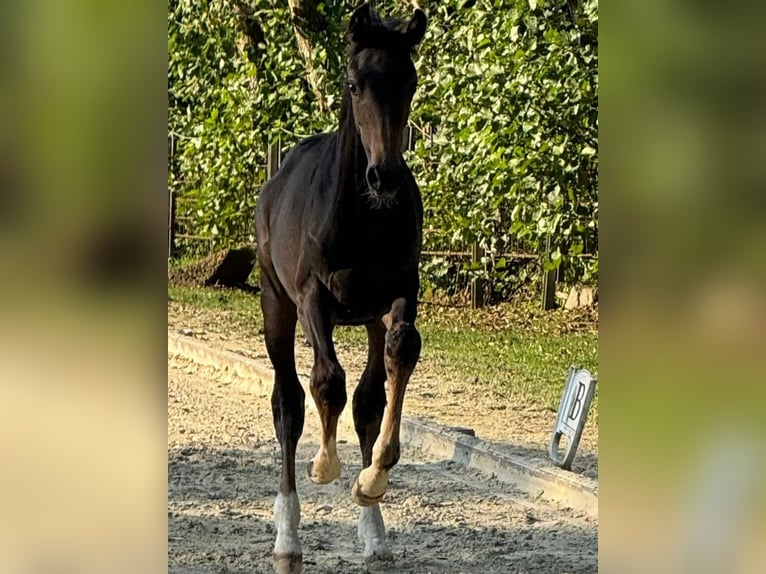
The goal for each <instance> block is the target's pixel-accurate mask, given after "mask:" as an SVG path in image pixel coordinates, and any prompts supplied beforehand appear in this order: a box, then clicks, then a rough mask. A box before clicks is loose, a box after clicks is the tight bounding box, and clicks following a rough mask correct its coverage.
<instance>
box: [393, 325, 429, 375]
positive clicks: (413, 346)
mask: <svg viewBox="0 0 766 574" xmlns="http://www.w3.org/2000/svg"><path fill="white" fill-rule="evenodd" d="M420 347H421V340H420V333H418V330H417V329H416V328H415V325H413V324H412V323H404V322H401V323H396V324H395V325H392V326H391V328H390V329H389V330H388V332H387V333H386V358H387V359H388V360H392V361H394V362H395V363H397V364H398V365H400V366H402V367H405V368H414V367H415V363H417V362H418V358H420Z"/></svg>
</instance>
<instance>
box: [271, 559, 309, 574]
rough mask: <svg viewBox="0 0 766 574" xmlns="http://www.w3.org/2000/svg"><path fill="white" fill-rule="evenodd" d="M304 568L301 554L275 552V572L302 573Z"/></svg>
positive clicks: (278, 573) (279, 573)
mask: <svg viewBox="0 0 766 574" xmlns="http://www.w3.org/2000/svg"><path fill="white" fill-rule="evenodd" d="M302 570H303V556H302V555H301V554H274V572H275V573H276V574H300V573H301V571H302Z"/></svg>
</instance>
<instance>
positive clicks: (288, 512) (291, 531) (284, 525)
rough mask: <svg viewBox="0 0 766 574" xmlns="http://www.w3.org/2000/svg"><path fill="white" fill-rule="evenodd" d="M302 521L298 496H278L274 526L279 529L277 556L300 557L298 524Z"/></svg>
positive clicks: (295, 494) (275, 546) (275, 505)
mask: <svg viewBox="0 0 766 574" xmlns="http://www.w3.org/2000/svg"><path fill="white" fill-rule="evenodd" d="M300 521H301V504H300V502H299V501H298V494H297V493H295V492H291V493H290V494H287V495H285V494H282V493H281V492H280V493H278V494H277V499H276V500H275V501H274V526H276V528H277V541H276V544H274V555H275V556H300V555H301V541H300V540H299V539H298V524H300Z"/></svg>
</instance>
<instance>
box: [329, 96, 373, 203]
mask: <svg viewBox="0 0 766 574" xmlns="http://www.w3.org/2000/svg"><path fill="white" fill-rule="evenodd" d="M337 154H338V178H337V185H338V187H337V190H336V202H339V203H340V204H342V205H345V206H351V205H352V204H353V205H356V204H358V203H359V202H358V199H359V194H360V193H361V190H362V189H363V188H364V186H365V170H366V168H367V161H366V157H365V153H364V148H363V147H362V140H361V138H360V137H359V132H358V131H357V129H356V123H355V122H354V113H353V108H352V107H351V101H350V98H349V96H348V94H345V95H344V97H343V102H342V104H341V113H340V126H339V128H338V150H337Z"/></svg>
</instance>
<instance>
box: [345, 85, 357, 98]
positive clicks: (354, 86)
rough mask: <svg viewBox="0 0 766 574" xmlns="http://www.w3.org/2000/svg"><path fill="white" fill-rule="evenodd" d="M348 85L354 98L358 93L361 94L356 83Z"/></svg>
mask: <svg viewBox="0 0 766 574" xmlns="http://www.w3.org/2000/svg"><path fill="white" fill-rule="evenodd" d="M346 85H347V86H348V91H349V92H351V95H352V96H355V95H357V93H359V90H358V88H357V87H356V84H355V83H354V82H348V83H347V84H346Z"/></svg>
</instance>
